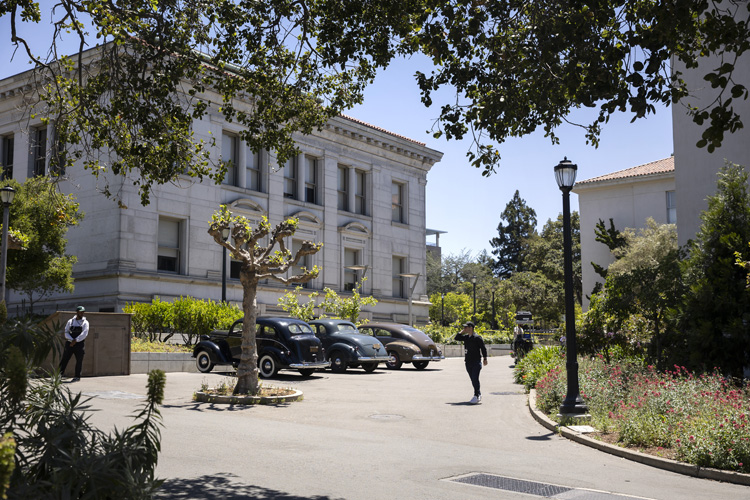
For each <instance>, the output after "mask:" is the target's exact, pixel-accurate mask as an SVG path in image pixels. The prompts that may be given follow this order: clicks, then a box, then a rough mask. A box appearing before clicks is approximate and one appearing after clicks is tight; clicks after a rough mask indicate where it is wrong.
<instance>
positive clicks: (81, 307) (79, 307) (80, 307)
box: [76, 306, 86, 312]
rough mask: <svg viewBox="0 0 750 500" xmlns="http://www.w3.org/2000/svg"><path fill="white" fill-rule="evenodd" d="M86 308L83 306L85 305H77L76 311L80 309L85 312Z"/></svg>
mask: <svg viewBox="0 0 750 500" xmlns="http://www.w3.org/2000/svg"><path fill="white" fill-rule="evenodd" d="M85 310H86V309H84V307H83V306H78V307H76V311H79V312H84V311H85Z"/></svg>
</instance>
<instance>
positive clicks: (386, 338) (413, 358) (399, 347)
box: [359, 323, 445, 370]
mask: <svg viewBox="0 0 750 500" xmlns="http://www.w3.org/2000/svg"><path fill="white" fill-rule="evenodd" d="M359 331H360V332H362V333H364V334H367V335H372V336H373V337H375V338H376V339H378V340H380V341H381V342H382V343H383V344H385V348H386V350H387V351H388V355H389V357H390V360H389V361H388V362H387V363H386V366H387V367H388V368H391V369H393V370H398V369H399V368H401V365H402V364H404V363H411V364H413V365H414V368H416V369H417V370H424V369H425V368H427V365H428V364H429V363H430V361H440V360H442V359H445V356H444V355H443V353H442V351H440V349H438V346H437V345H436V344H435V342H433V341H432V339H431V338H430V337H428V336H427V334H426V333H424V332H423V331H422V330H417V329H416V328H414V327H412V326H409V325H401V324H399V323H367V324H365V325H362V326H360V327H359Z"/></svg>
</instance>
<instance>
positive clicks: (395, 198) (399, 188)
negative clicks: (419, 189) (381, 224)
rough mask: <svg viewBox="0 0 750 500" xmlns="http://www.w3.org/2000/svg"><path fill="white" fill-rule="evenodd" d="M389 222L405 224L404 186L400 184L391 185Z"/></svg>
mask: <svg viewBox="0 0 750 500" xmlns="http://www.w3.org/2000/svg"><path fill="white" fill-rule="evenodd" d="M391 220H392V221H393V222H401V223H403V222H405V220H404V185H403V184H401V183H400V182H394V183H393V184H392V185H391Z"/></svg>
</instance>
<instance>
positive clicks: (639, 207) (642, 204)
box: [573, 157, 677, 310]
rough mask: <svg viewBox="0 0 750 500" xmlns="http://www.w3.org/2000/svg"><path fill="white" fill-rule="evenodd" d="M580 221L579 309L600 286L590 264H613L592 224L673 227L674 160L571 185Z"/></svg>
mask: <svg viewBox="0 0 750 500" xmlns="http://www.w3.org/2000/svg"><path fill="white" fill-rule="evenodd" d="M573 191H574V192H575V193H576V194H577V195H578V207H579V213H580V217H581V274H582V281H583V309H584V310H586V309H588V304H589V299H588V296H589V295H591V292H592V290H593V289H594V286H595V285H596V283H601V282H603V280H602V278H601V276H599V275H598V274H596V272H595V271H594V267H593V266H592V265H591V263H592V262H594V263H596V264H598V265H600V266H602V267H604V268H606V267H607V266H609V264H610V263H612V261H613V260H614V259H613V257H612V255H611V253H610V250H609V248H608V247H607V246H606V245H605V244H604V243H600V242H598V241H596V224H597V223H598V222H599V220H602V221H604V223H605V225H606V227H607V228H609V227H610V225H609V224H610V223H609V221H610V219H612V222H613V223H614V226H615V229H617V230H619V231H622V230H623V229H625V228H633V229H636V228H643V227H646V220H647V219H648V218H649V217H650V218H652V219H654V220H655V221H656V222H657V223H659V224H675V223H677V205H676V202H677V196H676V190H675V160H674V157H670V158H665V159H663V160H658V161H654V162H651V163H647V164H645V165H640V166H637V167H633V168H629V169H625V170H620V171H618V172H613V173H611V174H606V175H602V176H599V177H594V178H592V179H586V180H583V181H580V182H578V183H576V184H575V187H574V188H573Z"/></svg>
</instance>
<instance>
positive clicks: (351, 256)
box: [344, 248, 361, 292]
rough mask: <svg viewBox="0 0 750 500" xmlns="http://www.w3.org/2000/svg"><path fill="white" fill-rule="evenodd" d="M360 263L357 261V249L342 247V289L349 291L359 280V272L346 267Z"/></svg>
mask: <svg viewBox="0 0 750 500" xmlns="http://www.w3.org/2000/svg"><path fill="white" fill-rule="evenodd" d="M357 265H361V262H360V261H359V250H355V249H353V248H345V249H344V291H345V292H351V291H352V290H354V287H356V286H357V282H358V281H359V272H358V271H356V270H355V269H347V267H350V266H357Z"/></svg>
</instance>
